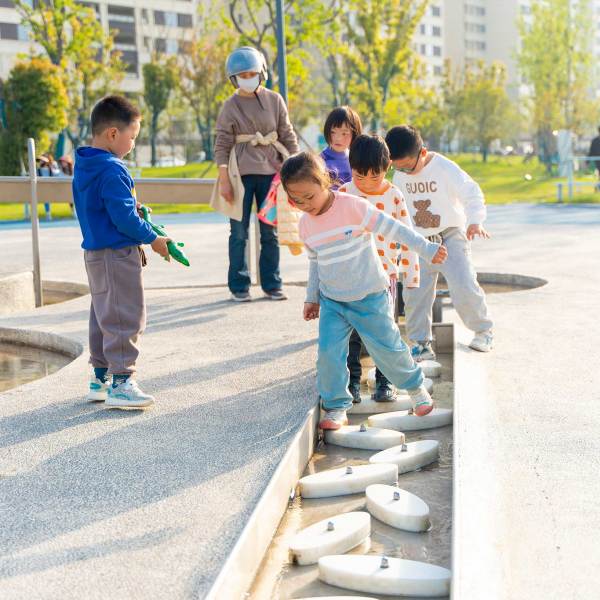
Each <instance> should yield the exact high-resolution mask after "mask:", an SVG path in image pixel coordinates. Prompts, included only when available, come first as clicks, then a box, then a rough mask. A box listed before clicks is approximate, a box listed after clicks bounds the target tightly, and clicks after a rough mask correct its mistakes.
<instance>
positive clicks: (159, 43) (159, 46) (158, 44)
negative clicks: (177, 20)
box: [154, 38, 167, 53]
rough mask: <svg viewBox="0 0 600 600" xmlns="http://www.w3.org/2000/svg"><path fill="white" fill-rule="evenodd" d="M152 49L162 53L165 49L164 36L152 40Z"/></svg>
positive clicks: (165, 41)
mask: <svg viewBox="0 0 600 600" xmlns="http://www.w3.org/2000/svg"><path fill="white" fill-rule="evenodd" d="M154 49H155V50H156V51H157V52H159V53H164V52H166V50H167V40H165V39H164V38H156V39H155V40H154Z"/></svg>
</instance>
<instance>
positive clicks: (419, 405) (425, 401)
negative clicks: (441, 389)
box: [406, 385, 433, 417]
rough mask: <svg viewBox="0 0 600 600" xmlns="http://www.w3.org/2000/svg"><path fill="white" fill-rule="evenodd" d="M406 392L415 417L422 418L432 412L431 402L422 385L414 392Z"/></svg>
mask: <svg viewBox="0 0 600 600" xmlns="http://www.w3.org/2000/svg"><path fill="white" fill-rule="evenodd" d="M406 391H407V392H408V395H409V396H410V401H411V402H412V405H413V413H414V414H415V415H417V417H424V416H425V415H428V414H429V413H430V412H431V411H432V410H433V400H432V399H431V396H430V395H429V392H428V391H427V390H426V389H425V386H424V385H421V386H420V387H418V388H415V389H414V390H406Z"/></svg>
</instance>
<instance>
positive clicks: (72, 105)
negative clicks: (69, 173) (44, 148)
mask: <svg viewBox="0 0 600 600" xmlns="http://www.w3.org/2000/svg"><path fill="white" fill-rule="evenodd" d="M15 8H16V9H17V12H18V13H19V15H20V17H21V23H22V24H23V25H24V26H25V27H27V29H28V30H29V31H30V37H31V40H32V41H33V42H35V43H37V44H39V45H40V46H41V47H42V49H43V52H44V53H45V54H46V56H47V57H48V59H49V60H50V61H51V62H52V64H54V65H55V66H56V67H58V68H59V69H60V72H61V76H62V79H63V83H64V86H65V88H66V90H67V93H68V96H69V128H68V129H67V130H66V131H65V133H66V135H67V136H68V137H69V139H70V140H71V142H72V144H73V146H75V147H77V146H78V145H80V144H81V142H82V141H83V140H85V138H87V136H88V135H89V114H90V111H91V107H92V105H93V104H94V103H95V102H96V100H98V99H99V98H101V97H102V96H104V95H106V93H107V92H108V90H112V89H114V87H115V86H116V85H118V83H119V82H120V81H121V79H122V77H123V72H124V65H123V63H122V62H121V60H120V53H118V52H115V51H114V49H113V36H112V34H106V33H105V32H104V30H103V28H102V24H101V23H100V21H99V20H98V19H97V18H96V15H95V14H94V11H93V10H92V9H90V8H88V7H85V6H83V5H81V4H77V3H76V2H75V0H45V1H43V2H33V3H31V2H27V1H26V0H15ZM32 54H34V52H33V51H32Z"/></svg>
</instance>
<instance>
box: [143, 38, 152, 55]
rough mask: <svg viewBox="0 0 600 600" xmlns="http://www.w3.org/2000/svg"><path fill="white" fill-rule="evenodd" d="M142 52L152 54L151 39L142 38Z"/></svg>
mask: <svg viewBox="0 0 600 600" xmlns="http://www.w3.org/2000/svg"><path fill="white" fill-rule="evenodd" d="M144 50H146V51H147V52H152V38H149V37H146V36H145V37H144Z"/></svg>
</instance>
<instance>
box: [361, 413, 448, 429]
mask: <svg viewBox="0 0 600 600" xmlns="http://www.w3.org/2000/svg"><path fill="white" fill-rule="evenodd" d="M450 423H452V410H451V409H449V408H434V409H433V410H432V411H431V412H430V413H429V414H428V415H425V416H424V417H417V416H416V415H413V414H411V413H410V412H409V411H406V410H403V411H397V412H391V413H382V414H380V415H371V416H370V417H369V425H371V427H381V428H382V429H395V430H396V431H404V432H406V431H420V430H421V429H432V428H433V427H444V426H445V425H450Z"/></svg>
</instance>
